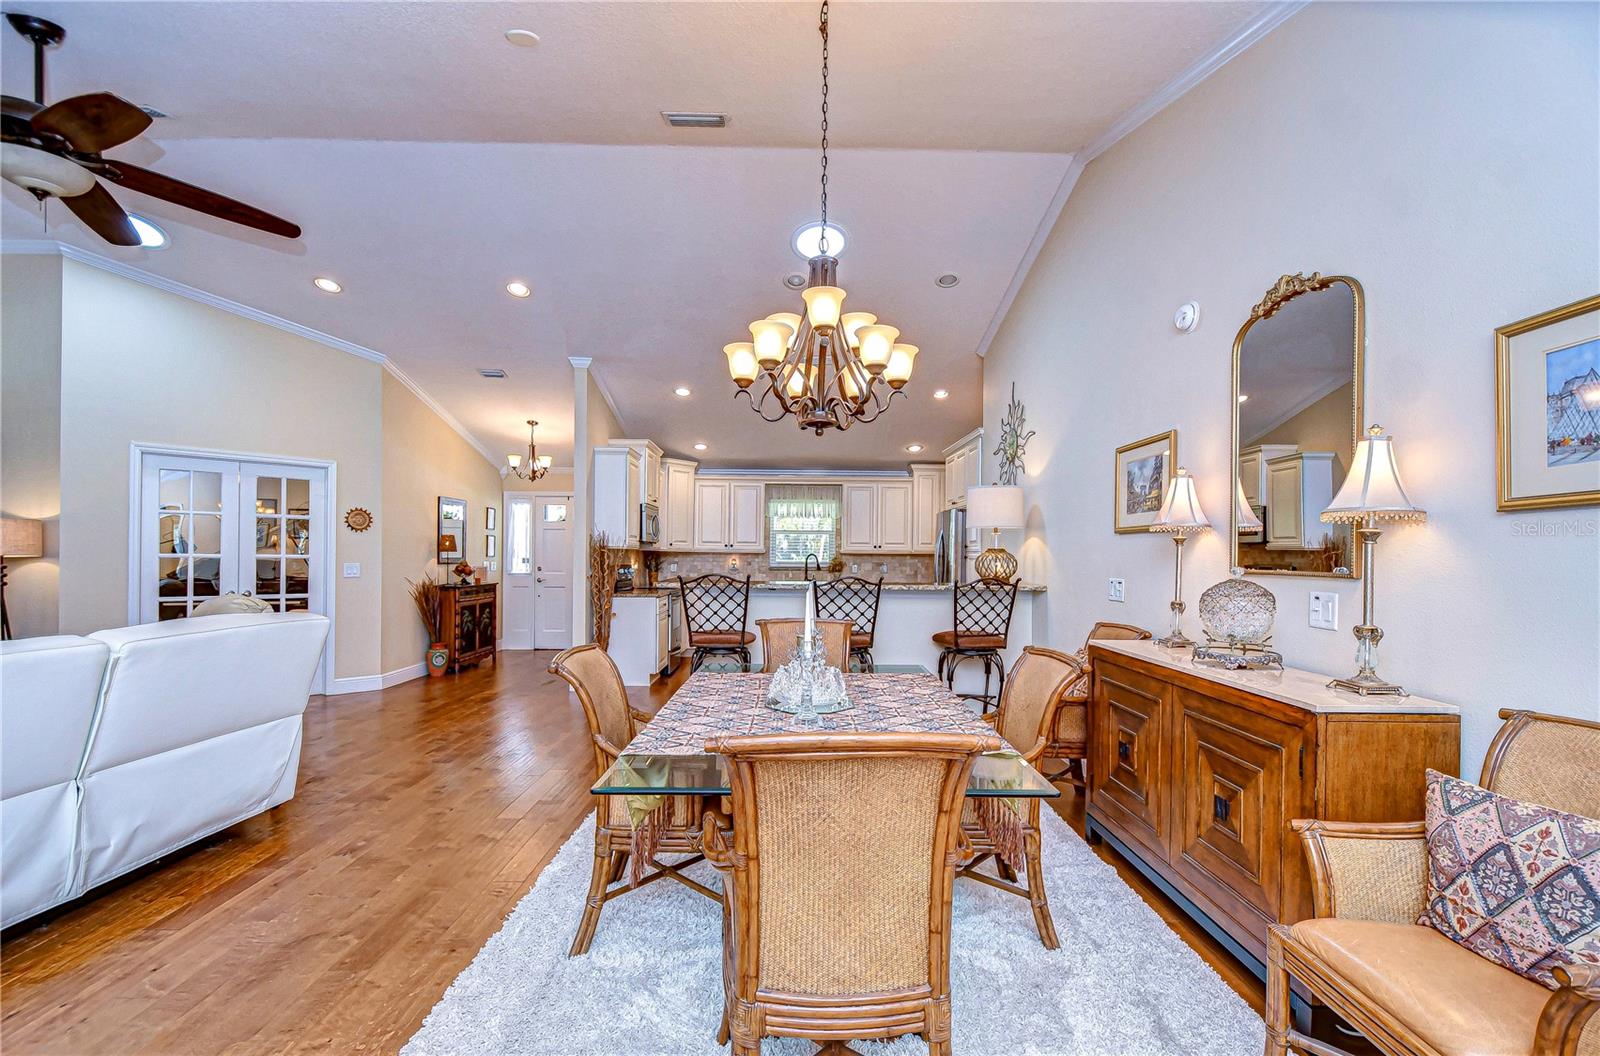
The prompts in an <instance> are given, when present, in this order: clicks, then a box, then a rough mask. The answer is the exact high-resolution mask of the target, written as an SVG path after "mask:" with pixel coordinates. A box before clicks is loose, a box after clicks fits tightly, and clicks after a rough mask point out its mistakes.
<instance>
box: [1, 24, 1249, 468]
mask: <svg viewBox="0 0 1600 1056" xmlns="http://www.w3.org/2000/svg"><path fill="white" fill-rule="evenodd" d="M1265 6H1266V5H1264V4H1260V3H1154V4H1123V3H1103V4H1102V3H1082V4H1056V3H981V2H979V3H948V4H946V3H937V4H919V3H869V2H850V3H840V4H837V5H835V6H834V8H833V12H832V25H833V47H832V64H833V77H832V84H833V86H832V93H831V97H830V99H831V115H830V116H831V120H830V128H831V135H832V142H833V144H834V147H835V151H834V155H833V158H832V161H831V164H830V166H829V178H830V184H829V185H830V216H831V217H832V218H833V219H834V220H836V221H837V223H839V224H840V225H841V226H842V227H843V229H844V230H845V232H846V234H847V236H848V238H849V245H848V247H847V248H846V250H845V252H844V254H843V256H842V261H841V267H840V271H841V285H843V286H844V287H845V289H846V290H848V291H849V299H848V302H847V305H848V307H851V308H859V309H866V310H872V311H875V312H877V313H878V314H879V315H880V316H881V317H883V318H884V319H885V320H886V321H889V322H893V323H895V324H896V325H898V326H900V327H901V329H902V330H903V331H904V334H905V337H904V338H903V339H904V340H910V341H912V342H914V343H916V344H918V345H920V346H921V348H922V355H921V357H919V360H918V370H917V376H916V378H915V379H914V381H913V383H912V386H911V387H910V388H909V389H908V395H909V399H907V400H904V401H897V402H898V404H899V405H898V406H897V407H896V409H895V410H894V411H893V412H892V413H890V414H889V415H887V416H885V417H884V418H883V419H882V420H880V421H879V422H877V423H875V424H873V425H871V426H861V427H858V428H856V429H854V430H852V431H851V432H849V433H847V434H844V435H842V436H829V437H823V438H820V439H819V438H816V437H812V436H809V435H801V434H799V433H798V432H797V431H796V430H794V429H793V427H792V426H787V425H782V424H779V425H767V424H765V423H762V422H760V421H759V420H758V419H757V418H756V417H755V416H754V415H753V414H751V413H750V411H749V410H748V409H746V408H745V407H744V406H743V404H742V403H740V404H735V403H733V402H732V398H731V395H730V393H731V389H732V386H731V384H730V383H729V382H728V381H727V379H726V373H725V370H724V366H723V359H722V356H721V353H720V349H721V346H722V345H723V343H725V342H727V341H732V340H739V339H741V338H743V337H745V336H746V335H745V333H744V324H745V323H746V322H748V321H749V320H750V319H753V318H756V317H759V316H763V315H766V314H768V313H770V312H774V311H779V310H793V309H796V308H798V306H799V299H798V297H797V296H796V295H795V294H793V293H792V292H790V291H788V290H786V289H785V288H784V287H783V285H782V280H783V278H784V276H786V275H788V274H790V273H793V272H797V271H803V270H804V263H803V262H802V261H801V260H800V259H799V258H798V257H796V256H795V254H794V253H793V252H792V250H791V249H790V248H789V238H790V235H791V234H792V232H793V231H794V230H795V228H797V227H798V226H800V225H801V224H803V223H804V222H806V221H808V220H812V219H814V218H815V215H816V211H817V202H816V181H817V157H816V151H815V140H816V136H817V113H816V107H817V89H818V85H817V80H818V71H817V66H818V62H819V54H818V39H817V33H816V9H815V7H814V6H813V5H812V4H809V3H806V4H790V3H737V4H716V3H642V4H632V3H577V4H564V3H551V4H545V3H535V4H513V3H484V4H462V3H384V4H376V3H371V4H347V3H211V2H207V3H144V2H139V0H127V2H115V3H93V2H70V3H63V2H59V0H58V2H41V3H25V4H24V3H8V4H7V5H6V9H7V10H26V11H29V12H31V13H35V14H39V15H43V16H45V17H47V18H51V19H53V20H55V21H58V22H60V23H62V24H63V25H64V26H65V27H66V28H67V31H68V38H67V41H66V43H65V45H64V46H63V47H62V48H61V49H59V50H57V51H55V52H53V53H52V54H51V57H50V64H51V66H50V72H51V76H50V83H49V86H48V89H47V93H48V94H47V99H57V98H61V97H63V96H66V95H71V94H76V93H79V92H84V91H91V90H110V91H114V92H116V93H118V94H120V95H122V96H124V97H125V98H128V99H131V100H133V101H134V102H137V103H139V104H142V105H147V106H152V107H155V108H157V109H159V110H161V111H163V112H164V113H166V114H168V115H170V116H169V117H168V118H165V119H162V120H158V121H157V122H156V123H155V125H154V126H153V127H152V128H151V129H150V131H149V132H148V133H147V134H146V136H144V137H143V138H142V139H141V140H139V141H136V142H135V143H132V144H129V145H127V146H125V147H122V148H118V150H117V151H114V152H113V155H116V156H122V157H125V158H126V159H127V160H130V161H133V162H136V163H138V164H143V165H148V166H149V167H151V168H154V169H157V170H158V171H161V172H165V173H168V174H170V175H174V176H177V177H179V178H182V179H186V180H190V181H192V182H197V183H200V184H202V185H205V186H208V187H212V188H214V189H216V190H219V191H222V192H224V193H227V194H231V195H234V196H236V197H239V198H242V199H244V200H245V201H248V202H250V203H252V204H255V205H259V206H261V207H262V208H265V209H268V210H270V211H272V212H275V213H279V214H280V215H283V216H287V217H289V218H291V219H293V220H295V221H296V222H298V223H300V224H301V225H302V227H303V228H304V229H305V235H304V236H303V237H302V238H301V239H299V240H297V241H295V242H286V241H284V240H281V239H275V238H272V237H271V236H266V235H257V234H255V233H252V232H248V231H245V230H243V229H238V228H233V227H231V226H229V225H226V224H222V223H219V222H214V221H211V220H208V219H206V218H204V217H200V216H197V215H195V214H192V213H188V212H187V211H185V210H183V209H181V208H178V207H175V206H169V205H166V204H165V203H161V202H158V201H155V200H153V199H147V198H143V197H142V196H140V195H137V194H134V193H130V192H118V193H119V195H120V196H121V197H122V199H123V201H124V204H125V205H126V206H127V207H128V208H130V209H133V210H135V211H138V212H140V213H142V214H144V215H146V216H149V217H150V218H151V219H153V220H155V221H156V222H158V223H159V224H161V225H162V226H163V227H164V228H166V230H167V231H168V232H169V234H170V235H171V237H172V244H171V246H170V247H169V248H167V249H163V250H159V251H154V250H142V249H116V248H113V247H109V246H106V245H105V244H104V243H102V242H100V241H99V240H97V239H95V238H94V237H93V236H92V235H90V234H88V233H87V232H86V231H85V230H84V229H83V228H82V227H81V225H79V224H78V222H77V221H76V220H75V219H74V218H72V216H71V215H70V214H69V213H68V212H67V211H66V210H65V209H64V208H62V207H60V206H59V205H52V206H50V207H49V209H48V210H47V211H46V212H45V213H44V214H43V215H41V213H40V210H39V209H38V207H37V206H36V205H35V204H34V203H33V201H32V199H31V198H29V197H28V196H27V195H26V194H24V193H22V192H21V191H19V190H18V189H17V188H15V187H12V186H11V185H9V184H7V185H6V186H5V188H4V203H3V205H0V230H3V234H4V236H5V237H6V238H7V239H36V238H43V237H48V238H53V239H59V240H60V241H62V242H65V243H68V244H71V245H75V246H79V247H82V248H84V249H88V250H91V251H93V252H95V253H99V254H101V255H103V256H105V257H109V258H113V259H116V260H119V261H123V262H125V263H128V264H131V265H133V266H135V267H138V268H141V269H144V270H147V271H149V272H151V273H154V274H157V275H160V276H164V277H166V278H169V279H173V280H176V281H178V282H182V283H186V284H189V285H192V286H195V287H198V288H200V289H203V290H206V291H208V292H210V293H213V294H216V295H219V296H221V297H225V298H229V299H232V300H235V301H239V302H241V303H244V304H247V305H250V306H252V307H255V308H258V309H261V310H263V311H266V312H270V313H273V314H275V315H279V316H282V317H285V318H287V319H291V320H294V321H295V322H297V323H300V324H302V325H304V326H307V327H311V328H314V329H316V330H319V331H323V332H325V333H327V334H330V335H333V336H335V337H338V338H341V339H344V340H346V341H350V342H354V343H356V344H359V345H363V346H366V347H369V348H372V349H375V350H377V351H380V352H382V353H384V354H386V355H388V356H389V357H390V358H391V359H392V360H393V361H394V362H395V363H396V364H397V365H399V366H400V367H401V368H402V369H403V370H404V371H405V372H406V373H407V374H408V375H410V376H411V377H412V378H413V379H415V380H416V381H417V382H418V384H420V385H421V387H422V388H424V389H425V390H426V391H427V392H428V393H429V394H430V395H432V396H433V397H434V398H435V399H436V400H437V401H438V402H439V403H440V404H441V405H442V406H444V407H445V408H446V409H447V410H448V411H449V412H450V413H451V414H452V415H454V416H455V417H456V418H457V419H458V420H459V421H460V422H461V423H462V424H463V425H464V427H465V428H466V429H467V430H468V431H469V432H470V433H471V434H472V436H473V437H474V438H476V439H477V440H478V441H479V442H480V443H481V444H482V445H483V446H484V447H485V448H487V449H488V450H490V451H492V452H501V451H509V450H514V449H516V448H517V447H518V446H520V445H521V444H523V443H525V442H526V436H525V427H524V426H523V424H522V423H523V421H524V419H526V418H529V417H536V418H539V419H540V420H541V422H544V423H547V425H548V428H541V444H540V448H541V450H542V451H543V450H550V451H551V452H552V453H553V454H554V455H555V456H556V460H557V462H558V463H564V462H567V461H569V460H570V452H571V435H570V434H571V424H570V423H571V406H570V405H571V383H570V372H569V370H568V366H567V357H569V356H588V357H592V358H593V360H594V366H593V369H594V372H595V374H596V376H597V377H598V378H599V379H600V380H601V382H602V384H603V385H604V386H605V387H606V389H607V390H608V392H609V393H610V395H611V396H612V398H613V399H614V401H615V403H616V405H617V409H618V411H619V412H620V414H621V416H622V418H623V420H624V422H625V424H626V427H627V430H628V432H630V433H632V434H634V435H645V436H650V437H653V438H655V439H657V440H659V441H661V442H662V443H663V445H664V446H665V447H667V448H668V449H669V450H670V451H672V452H674V453H678V454H683V455H687V456H690V457H696V458H699V459H702V460H703V461H706V462H708V463H712V464H716V465H727V466H734V465H759V466H799V465H825V466H829V467H851V466H857V467H859V466H882V465H887V464H893V463H900V464H903V463H904V462H906V461H907V460H908V459H909V458H910V457H911V456H909V455H907V454H906V453H905V452H904V448H905V446H906V445H907V444H911V443H922V444H926V445H927V446H928V449H929V453H930V454H936V453H937V450H938V448H939V447H941V446H942V445H944V444H946V443H948V442H950V441H951V440H954V439H955V438H957V437H958V436H960V435H961V434H962V433H964V432H965V431H967V430H968V429H970V428H971V427H973V426H974V425H976V424H977V422H978V420H979V418H980V408H979V388H980V378H981V366H980V363H981V361H980V360H979V359H978V358H977V356H976V355H975V350H976V349H977V347H978V344H979V342H980V341H981V339H982V336H983V334H984V332H985V330H986V329H987V328H988V326H989V324H990V322H991V320H992V319H993V318H994V315H995V312H996V310H997V309H998V308H999V306H1000V305H1001V303H1002V300H1003V298H1004V296H1005V293H1006V290H1007V287H1008V286H1009V285H1010V283H1011V281H1012V279H1013V276H1014V275H1015V273H1016V271H1017V268H1018V264H1019V262H1021V261H1022V259H1023V257H1024V254H1025V252H1026V251H1027V247H1028V245H1029V243H1030V241H1031V240H1032V239H1033V238H1034V236H1035V233H1036V231H1037V230H1038V228H1039V225H1040V222H1041V219H1042V218H1043V217H1044V216H1045V214H1046V210H1047V207H1048V206H1049V203H1050V200H1051V198H1052V196H1053V195H1055V193H1056V191H1057V188H1058V186H1059V185H1060V182H1061V179H1062V176H1063V174H1064V173H1065V172H1066V171H1067V168H1068V165H1069V163H1070V160H1071V158H1070V155H1071V153H1072V152H1073V151H1076V150H1079V149H1080V148H1082V147H1083V146H1084V144H1086V143H1088V142H1090V141H1092V140H1093V139H1095V138H1096V137H1097V136H1100V135H1102V134H1104V133H1105V132H1106V130H1107V129H1108V128H1110V127H1111V126H1112V125H1113V124H1114V123H1115V122H1116V121H1117V120H1118V119H1119V118H1121V117H1122V116H1123V115H1124V114H1126V113H1127V112H1129V111H1130V110H1131V109H1132V108H1133V107H1135V106H1136V105H1137V104H1138V103H1140V102H1141V101H1142V100H1144V99H1145V98H1147V97H1148V96H1149V95H1150V94H1151V93H1153V92H1154V91H1156V90H1157V89H1158V88H1160V87H1161V86H1162V85H1164V84H1166V83H1167V82H1169V81H1170V80H1172V78H1173V77H1175V76H1176V75H1178V74H1179V73H1180V72H1182V71H1183V70H1184V69H1186V68H1187V67H1189V66H1190V65H1191V64H1193V63H1194V62H1195V61H1196V60H1197V59H1198V58H1199V57H1201V56H1202V55H1204V54H1205V53H1207V52H1208V51H1210V50H1212V49H1213V48H1215V47H1216V46H1217V45H1218V44H1219V43H1220V42H1222V41H1224V40H1226V39H1228V38H1229V37H1231V36H1232V35H1233V34H1234V33H1235V32H1236V31H1237V30H1238V28H1239V27H1240V25H1241V24H1243V23H1244V22H1246V21H1247V20H1249V19H1251V18H1253V17H1255V16H1257V15H1258V14H1259V13H1260V12H1261V11H1262V9H1263V8H1264V7H1265ZM511 28H526V29H530V30H533V31H534V32H536V33H538V34H539V35H540V37H541V38H542V40H541V43H540V44H539V45H538V46H537V47H533V48H526V49H525V48H516V47H512V46H511V45H509V44H508V43H507V42H506V41H505V39H504V38H503V36H502V34H503V33H504V31H505V30H507V29H511ZM0 48H3V50H0V62H3V80H4V89H5V91H6V92H7V93H8V94H13V95H28V94H30V87H31V86H30V85H29V83H28V72H29V61H28V55H27V49H26V47H25V45H24V42H23V41H22V40H21V39H20V38H19V37H17V36H16V35H15V34H13V33H10V32H9V30H7V31H5V33H4V40H3V44H0ZM661 110H714V111H725V112H727V113H728V114H729V116H730V124H729V126H728V127H727V128H725V129H716V130H711V129H673V128H669V127H667V126H666V125H665V123H664V122H663V121H662V119H661V117H660V115H659V111H661ZM944 272H954V273H956V274H958V275H959V276H960V277H961V281H960V284H959V285H958V286H956V287H955V288H953V289H941V288H939V287H938V286H936V285H935V283H934V279H935V278H936V277H937V276H938V275H940V274H941V273H944ZM316 275H329V276H333V277H334V278H337V279H338V280H339V281H340V282H341V283H342V284H343V285H344V288H345V292H344V293H342V294H339V295H337V296H329V295H326V294H323V293H320V292H318V291H317V290H315V289H314V288H313V287H312V286H311V284H310V280H311V278H312V277H313V276H316ZM511 279H521V280H524V281H526V282H528V283H529V284H530V285H531V286H532V287H533V289H534V295H533V296H532V297H530V298H528V299H526V300H517V299H514V298H512V297H510V296H508V295H507V294H506V293H505V292H504V284H505V283H506V282H507V281H509V280H511ZM480 367H500V368H503V369H505V370H506V371H507V373H508V375H509V376H508V378H507V379H506V380H504V381H497V382H491V381H485V380H483V379H481V378H480V377H479V376H478V375H477V373H476V372H477V370H478V368H480ZM677 385H686V386H688V387H689V388H690V389H691V390H692V392H693V395H692V396H691V397H690V398H688V399H686V400H685V399H679V398H676V397H674V396H673V395H672V392H671V390H672V388H673V387H674V386H677ZM941 387H942V388H947V389H949V390H950V392H951V393H952V395H951V398H950V399H949V400H948V401H944V402H942V403H935V402H934V401H933V400H932V399H931V393H932V391H933V390H934V389H936V388H941ZM696 442H703V443H705V444H707V445H708V449H707V451H705V452H704V453H696V452H694V451H693V450H692V445H693V444H694V443H696ZM924 457H926V456H924Z"/></svg>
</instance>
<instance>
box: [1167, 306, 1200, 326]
mask: <svg viewBox="0 0 1600 1056" xmlns="http://www.w3.org/2000/svg"><path fill="white" fill-rule="evenodd" d="M1172 325H1173V326H1175V327H1177V328H1178V332H1179V333H1181V334H1192V333H1194V328H1195V327H1197V326H1199V325H1200V302H1199V301H1185V302H1184V303H1182V304H1180V305H1178V310H1177V311H1176V312H1173V313H1172Z"/></svg>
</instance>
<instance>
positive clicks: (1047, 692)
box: [957, 645, 1083, 950]
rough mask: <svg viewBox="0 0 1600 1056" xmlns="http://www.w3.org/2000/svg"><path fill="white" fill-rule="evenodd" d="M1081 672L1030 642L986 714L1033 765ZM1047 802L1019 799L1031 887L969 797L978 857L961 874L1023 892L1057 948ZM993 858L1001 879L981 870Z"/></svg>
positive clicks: (964, 823)
mask: <svg viewBox="0 0 1600 1056" xmlns="http://www.w3.org/2000/svg"><path fill="white" fill-rule="evenodd" d="M1082 670H1083V668H1082V665H1080V664H1079V663H1078V660H1077V658H1076V657H1073V656H1068V655H1067V654H1066V653H1062V652H1057V651H1056V650H1054V649H1046V648H1044V647H1042V646H1037V645H1030V646H1026V647H1025V648H1024V649H1023V650H1022V655H1021V656H1019V657H1018V658H1017V662H1016V663H1015V664H1014V665H1012V668H1011V677H1009V678H1007V679H1006V688H1005V691H1004V692H1003V693H1002V694H1001V696H1000V708H999V710H998V711H995V712H993V713H992V714H991V715H989V716H987V718H989V720H990V721H992V722H993V723H994V727H995V731H996V732H997V733H999V734H1000V736H1001V737H1004V738H1005V740H1006V743H1007V744H1010V745H1011V746H1012V747H1013V748H1015V749H1017V751H1019V752H1021V753H1022V758H1023V759H1024V760H1026V761H1027V763H1028V765H1029V766H1037V765H1038V764H1039V761H1040V760H1041V759H1042V758H1044V753H1045V747H1046V745H1047V744H1048V743H1049V739H1050V731H1051V730H1052V729H1054V727H1055V719H1056V710H1057V709H1058V708H1059V707H1060V706H1061V700H1062V698H1063V697H1064V696H1065V695H1066V694H1067V692H1068V690H1070V689H1071V688H1072V686H1073V684H1074V683H1075V682H1077V681H1078V675H1079V673H1080V672H1081V671H1082ZM990 802H991V803H992V804H993V806H995V807H997V808H998V809H1000V810H1010V809H1011V808H1010V807H1009V806H1007V805H1005V804H1004V803H1002V802H1000V801H999V800H993V801H990ZM1042 803H1043V800H1041V799H1038V798H1036V797H1029V798H1027V799H1024V800H1021V801H1020V803H1019V805H1020V808H1021V811H1022V817H1021V821H1022V858H1023V873H1024V875H1025V876H1026V877H1027V886H1026V887H1022V886H1019V885H1018V884H1017V874H1016V871H1015V870H1013V869H1012V868H1011V867H1010V866H1009V865H1007V864H1006V863H1005V862H1003V861H1001V858H1000V848H998V847H997V846H995V844H994V841H993V839H992V838H991V837H990V835H989V830H988V829H987V828H986V827H985V826H984V825H983V824H982V822H981V821H980V820H979V817H978V811H979V809H980V808H979V806H978V803H977V801H976V800H973V799H970V798H969V799H968V800H967V801H966V802H965V803H964V804H963V805H962V808H961V827H962V829H964V830H965V831H966V834H967V839H968V841H969V842H970V843H971V844H972V849H973V851H974V852H975V857H974V858H973V859H972V861H970V862H968V863H967V864H966V865H965V866H963V867H962V868H961V870H960V872H959V873H958V874H957V875H958V876H962V877H965V878H967V879H970V880H977V881H979V882H981V883H985V884H988V885H989V886H990V887H998V888H999V889H1000V890H1002V891H1009V892H1011V893H1012V894H1013V895H1021V896H1022V897H1023V898H1026V899H1027V900H1028V902H1029V904H1030V905H1032V906H1033V922H1034V925H1035V926H1036V927H1037V928H1038V929H1039V941H1040V942H1042V943H1044V948H1045V949H1047V950H1054V949H1056V948H1058V947H1059V946H1060V942H1059V941H1058V940H1057V939H1056V926H1055V922H1054V921H1053V920H1052V919H1051V918H1050V903H1049V901H1048V900H1047V899H1046V898H1045V891H1044V869H1043V865H1042V862H1041V851H1042V842H1043V841H1042V838H1041V836H1040V831H1039V811H1040V809H1041V804H1042ZM988 858H993V859H994V862H995V868H996V870H997V871H998V872H999V874H1000V875H999V876H998V877H994V876H990V875H989V874H987V873H983V872H980V871H979V870H978V866H980V865H982V864H983V862H984V860H985V859H988Z"/></svg>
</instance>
